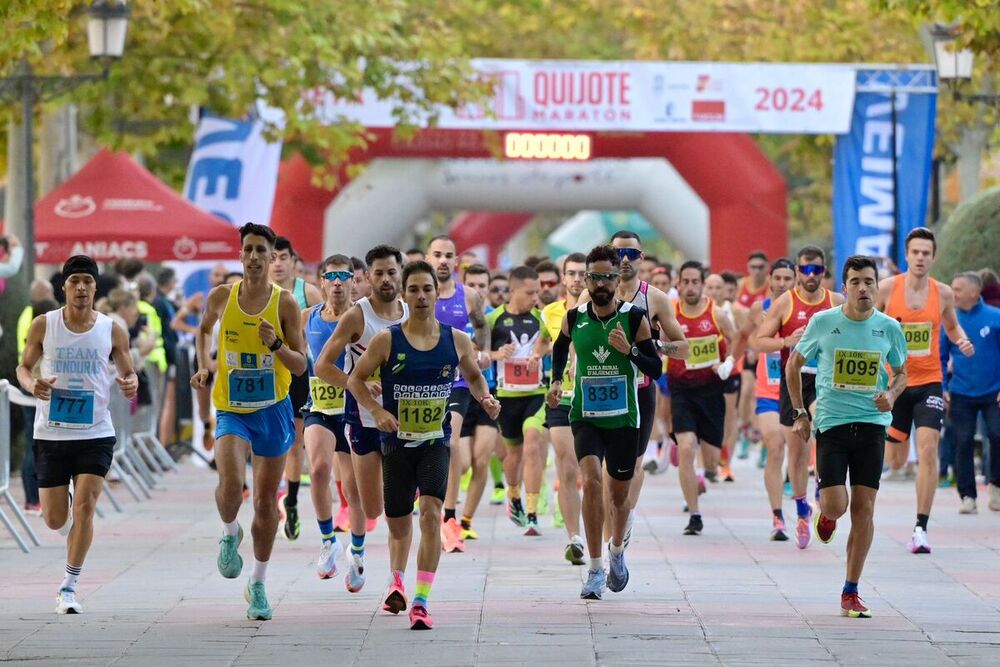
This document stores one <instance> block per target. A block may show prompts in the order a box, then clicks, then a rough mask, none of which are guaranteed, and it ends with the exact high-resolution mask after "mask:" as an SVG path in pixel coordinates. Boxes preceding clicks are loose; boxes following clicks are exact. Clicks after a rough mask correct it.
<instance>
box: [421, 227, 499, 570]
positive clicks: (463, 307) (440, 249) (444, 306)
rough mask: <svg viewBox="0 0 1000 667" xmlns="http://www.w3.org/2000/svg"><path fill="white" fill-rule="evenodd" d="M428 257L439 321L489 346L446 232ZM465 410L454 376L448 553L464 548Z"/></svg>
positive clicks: (465, 390) (479, 306)
mask: <svg viewBox="0 0 1000 667" xmlns="http://www.w3.org/2000/svg"><path fill="white" fill-rule="evenodd" d="M427 259H428V260H429V263H430V264H431V265H432V266H433V267H434V269H435V271H436V273H435V276H436V278H437V286H438V294H437V296H438V298H437V299H436V306H435V308H436V309H437V310H436V312H437V319H438V321H439V322H441V323H442V324H447V325H449V326H450V327H452V328H454V329H457V330H459V331H461V332H463V333H464V332H465V331H466V329H468V328H469V327H470V325H471V327H472V329H473V332H474V333H473V340H474V342H475V344H476V347H477V348H479V349H480V350H488V349H490V330H489V327H488V326H486V317H485V315H484V314H483V301H482V299H481V298H480V296H479V292H477V291H475V290H470V289H465V286H464V285H462V284H460V283H457V282H456V281H455V268H456V266H457V264H458V261H457V259H456V249H455V242H454V241H452V240H451V238H449V237H448V236H444V235H442V236H435V237H434V238H433V239H431V242H430V245H428V247H427ZM468 410H469V386H468V383H466V381H465V378H462V377H457V378H456V380H455V390H454V391H453V392H452V396H451V398H449V399H448V412H450V413H451V463H450V465H451V471H450V473H449V475H448V493H447V495H446V496H445V498H444V518H443V520H442V524H441V540H442V542H443V544H444V550H445V551H447V552H449V553H453V552H459V553H460V552H462V551H465V540H464V539H463V538H462V526H461V525H459V523H458V520H457V519H456V517H455V506H456V504H457V503H458V490H459V484H460V483H461V479H462V475H464V474H465V471H466V470H468V469H469V466H470V465H471V464H472V452H471V451H470V447H469V445H470V443H469V441H468V440H465V441H463V440H462V422H463V421H464V419H465V413H466V412H468ZM470 521H471V517H470ZM470 525H471V524H470Z"/></svg>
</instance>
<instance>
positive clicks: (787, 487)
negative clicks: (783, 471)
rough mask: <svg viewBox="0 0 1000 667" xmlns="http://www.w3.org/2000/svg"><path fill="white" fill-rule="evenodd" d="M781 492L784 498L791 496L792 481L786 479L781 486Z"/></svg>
mask: <svg viewBox="0 0 1000 667" xmlns="http://www.w3.org/2000/svg"><path fill="white" fill-rule="evenodd" d="M781 492H782V493H783V494H785V497H786V498H791V497H792V483H791V482H789V481H788V480H785V486H784V487H782V489H781Z"/></svg>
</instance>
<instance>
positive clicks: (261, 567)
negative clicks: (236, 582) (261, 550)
mask: <svg viewBox="0 0 1000 667" xmlns="http://www.w3.org/2000/svg"><path fill="white" fill-rule="evenodd" d="M267 563H268V561H266V560H257V559H256V558H254V559H253V574H251V575H250V583H251V584H255V583H257V582H258V581H259V582H261V583H263V582H264V579H266V578H267Z"/></svg>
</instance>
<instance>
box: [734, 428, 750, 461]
mask: <svg viewBox="0 0 1000 667" xmlns="http://www.w3.org/2000/svg"><path fill="white" fill-rule="evenodd" d="M736 458H738V459H741V460H742V459H748V458H750V439H749V438H748V437H747V434H746V433H744V434H743V437H742V438H740V442H739V444H738V445H736Z"/></svg>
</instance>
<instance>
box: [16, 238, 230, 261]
mask: <svg viewBox="0 0 1000 667" xmlns="http://www.w3.org/2000/svg"><path fill="white" fill-rule="evenodd" d="M115 237H116V238H113V239H107V240H90V239H81V240H77V241H37V242H36V243H35V248H36V252H37V257H38V259H37V261H38V263H39V264H50V263H55V264H58V263H61V262H63V261H65V259H66V258H67V257H72V256H73V255H89V256H90V257H93V258H94V261H96V262H100V263H112V262H116V261H118V260H119V259H129V258H134V259H141V260H143V261H145V262H169V261H170V260H176V261H178V262H185V263H186V262H189V261H190V260H211V259H213V258H218V259H229V258H231V257H233V256H234V255H238V254H239V252H240V250H239V247H238V245H237V244H236V242H235V241H234V242H232V243H230V242H229V241H221V240H216V241H212V240H209V241H199V240H197V239H193V238H191V237H190V236H180V237H178V238H176V239H157V238H148V237H145V238H144V237H142V235H137V237H136V238H129V237H128V236H127V235H125V234H116V235H115ZM172 265H173V264H172Z"/></svg>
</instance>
